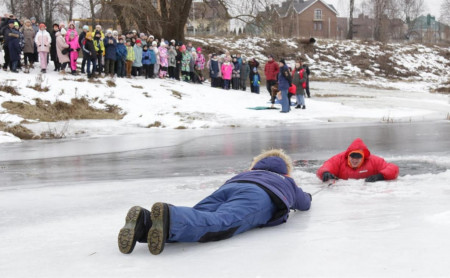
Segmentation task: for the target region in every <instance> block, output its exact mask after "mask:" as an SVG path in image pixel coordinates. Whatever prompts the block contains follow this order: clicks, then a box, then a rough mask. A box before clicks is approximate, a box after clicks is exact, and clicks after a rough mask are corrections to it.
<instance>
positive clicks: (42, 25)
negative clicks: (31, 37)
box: [39, 23, 47, 29]
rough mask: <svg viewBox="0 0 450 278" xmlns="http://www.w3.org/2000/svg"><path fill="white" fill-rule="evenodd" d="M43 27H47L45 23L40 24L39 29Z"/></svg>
mask: <svg viewBox="0 0 450 278" xmlns="http://www.w3.org/2000/svg"><path fill="white" fill-rule="evenodd" d="M42 27H44V28H47V27H46V26H45V24H44V23H41V24H39V29H41V28H42Z"/></svg>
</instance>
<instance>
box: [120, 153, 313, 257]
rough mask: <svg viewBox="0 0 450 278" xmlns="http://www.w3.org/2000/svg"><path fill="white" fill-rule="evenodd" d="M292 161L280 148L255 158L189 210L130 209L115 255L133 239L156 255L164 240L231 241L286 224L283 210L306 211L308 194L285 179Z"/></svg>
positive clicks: (166, 206)
mask: <svg viewBox="0 0 450 278" xmlns="http://www.w3.org/2000/svg"><path fill="white" fill-rule="evenodd" d="M292 169H293V166H292V161H291V159H290V157H289V156H288V155H286V154H285V153H284V151H283V150H281V149H273V150H269V151H265V152H263V153H261V154H260V155H258V156H257V157H255V158H254V159H253V162H252V164H251V166H250V169H249V170H248V171H245V172H243V173H240V174H238V175H236V176H234V177H232V178H231V179H229V180H228V181H226V182H225V184H224V185H222V186H221V187H220V188H219V189H218V190H216V191H215V192H214V193H212V194H211V195H210V196H208V197H206V198H205V199H203V200H202V201H200V202H199V203H198V204H196V205H195V206H194V207H181V206H174V205H169V204H166V203H161V202H158V203H155V204H153V206H152V209H151V211H148V210H146V209H145V208H142V207H139V206H134V207H132V208H131V209H130V210H129V211H128V213H127V216H126V218H125V226H124V227H123V228H122V229H121V230H120V232H119V236H118V245H119V250H120V252H122V253H124V254H129V253H131V252H132V251H133V249H134V247H135V244H136V241H137V242H141V243H147V245H148V248H149V251H150V253H152V254H153V255H158V254H160V253H161V252H162V251H163V250H164V246H165V243H166V242H209V241H218V240H222V239H227V238H231V237H232V236H235V235H237V234H240V233H243V232H245V231H248V230H250V229H252V228H256V227H264V226H275V225H279V224H282V223H284V222H286V221H287V219H288V217H289V211H290V210H291V209H294V210H302V211H305V210H309V208H310V206H311V200H312V197H311V194H309V193H306V192H303V190H302V189H301V188H299V187H298V186H297V185H296V183H295V181H294V180H293V179H292V178H291V173H292Z"/></svg>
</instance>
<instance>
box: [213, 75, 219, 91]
mask: <svg viewBox="0 0 450 278" xmlns="http://www.w3.org/2000/svg"><path fill="white" fill-rule="evenodd" d="M218 85H219V82H218V80H217V77H211V87H213V88H217V87H219V86H218Z"/></svg>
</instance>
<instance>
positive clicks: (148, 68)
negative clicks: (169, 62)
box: [144, 64, 155, 78]
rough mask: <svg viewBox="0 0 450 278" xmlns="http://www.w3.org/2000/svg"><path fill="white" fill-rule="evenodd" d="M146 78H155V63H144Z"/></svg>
mask: <svg viewBox="0 0 450 278" xmlns="http://www.w3.org/2000/svg"><path fill="white" fill-rule="evenodd" d="M144 71H145V78H153V77H154V75H155V73H154V71H155V64H148V65H144Z"/></svg>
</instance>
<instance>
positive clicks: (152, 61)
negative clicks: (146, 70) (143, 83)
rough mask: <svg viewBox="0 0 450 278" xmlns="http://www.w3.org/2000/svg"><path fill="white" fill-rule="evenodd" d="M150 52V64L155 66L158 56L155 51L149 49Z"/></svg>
mask: <svg viewBox="0 0 450 278" xmlns="http://www.w3.org/2000/svg"><path fill="white" fill-rule="evenodd" d="M148 52H150V64H152V65H154V64H156V54H155V51H153V49H149V50H148Z"/></svg>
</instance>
